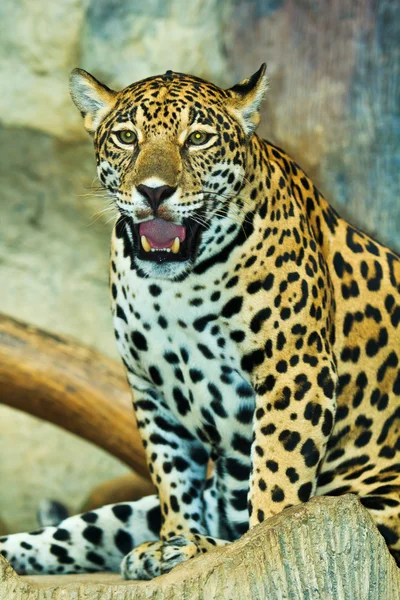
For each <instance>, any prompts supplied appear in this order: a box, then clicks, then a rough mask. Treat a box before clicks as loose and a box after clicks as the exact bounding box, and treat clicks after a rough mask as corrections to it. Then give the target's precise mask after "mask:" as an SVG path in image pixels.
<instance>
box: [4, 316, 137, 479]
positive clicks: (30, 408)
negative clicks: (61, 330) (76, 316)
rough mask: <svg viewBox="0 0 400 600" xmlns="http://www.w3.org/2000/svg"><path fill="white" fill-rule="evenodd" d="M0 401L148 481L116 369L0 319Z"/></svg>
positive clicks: (83, 350) (59, 340) (84, 352)
mask: <svg viewBox="0 0 400 600" xmlns="http://www.w3.org/2000/svg"><path fill="white" fill-rule="evenodd" d="M0 402H2V403H3V404H8V405H9V406H12V407H14V408H18V409H20V410H23V411H25V412H27V413H30V414H32V415H35V416H37V417H40V418H41V419H45V420H46V421H51V422H52V423H55V424H56V425H59V426H60V427H63V428H64V429H68V430H69V431H71V432H72V433H75V434H77V435H79V436H80V437H82V438H85V439H87V440H89V441H91V442H93V443H94V444H97V445H98V446H100V447H101V448H104V449H105V450H107V451H108V452H110V453H111V454H113V455H114V456H116V457H117V458H119V459H120V460H122V461H123V462H125V463H126V464H127V465H129V466H130V467H132V468H133V469H134V470H135V471H136V472H138V473H141V474H143V475H145V476H147V477H148V471H147V466H146V461H145V457H144V452H143V448H142V443H141V440H140V437H139V434H138V431H137V428H136V423H135V419H134V416H133V410H132V407H131V394H130V391H129V388H128V385H127V383H126V380H125V375H124V372H123V368H122V365H121V366H120V365H118V364H117V363H116V362H114V361H112V360H110V359H108V358H106V357H105V356H103V355H101V354H99V353H98V352H95V351H94V350H91V349H89V348H86V347H84V346H81V345H79V344H77V343H76V342H74V341H72V340H68V339H66V338H62V337H58V336H55V335H50V334H49V333H46V332H44V331H41V330H40V329H37V328H35V327H31V326H28V325H25V324H23V323H20V322H18V321H15V320H13V319H11V318H8V317H6V316H4V315H0Z"/></svg>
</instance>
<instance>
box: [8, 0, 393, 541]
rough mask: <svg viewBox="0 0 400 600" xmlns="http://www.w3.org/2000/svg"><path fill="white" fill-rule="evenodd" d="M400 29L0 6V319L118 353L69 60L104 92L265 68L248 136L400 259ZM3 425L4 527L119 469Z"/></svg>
mask: <svg viewBox="0 0 400 600" xmlns="http://www.w3.org/2000/svg"><path fill="white" fill-rule="evenodd" d="M399 30H400V20H399V18H398V16H397V15H396V14H395V3H394V2H391V1H390V0H380V1H379V2H375V3H371V2H369V1H368V0H334V1H333V2H330V3H319V2H314V1H312V0H304V1H302V2H295V1H294V0H286V1H285V0H226V1H225V2H218V0H192V1H191V2H187V1H186V0H165V1H164V0H148V1H147V2H142V1H139V0H126V1H124V2H123V1H122V0H59V1H57V2H52V0H41V1H40V2H29V0H20V1H19V2H14V1H13V0H3V1H2V2H1V3H0V83H1V87H2V94H1V95H0V122H1V124H2V129H1V130H0V155H1V158H0V189H1V196H0V210H1V213H0V214H1V227H0V248H1V253H0V281H1V284H2V285H1V294H0V311H3V312H6V313H8V314H10V315H12V316H15V317H17V318H19V319H25V320H27V321H29V322H31V323H34V324H35V325H38V326H41V327H44V328H47V329H48V330H50V331H54V332H58V333H64V334H68V335H71V336H74V337H76V338H77V339H79V340H81V341H83V342H85V343H87V344H89V345H92V346H94V347H96V348H98V349H100V350H101V351H103V352H105V353H107V354H109V355H112V356H115V354H116V352H115V346H114V340H113V338H112V332H111V321H110V317H109V310H108V306H109V302H108V292H107V278H108V275H107V259H108V238H109V231H110V224H108V225H106V224H105V221H106V219H104V218H99V219H97V220H96V217H93V215H94V213H95V212H96V211H99V210H101V209H102V208H103V207H104V206H105V204H104V199H103V198H101V197H100V198H93V197H92V195H89V196H88V195H87V194H88V192H89V188H90V186H91V183H92V181H93V178H94V177H95V170H94V159H93V154H92V149H91V142H90V140H89V139H87V138H86V137H85V135H84V132H83V128H82V126H81V123H80V117H79V115H78V113H77V111H76V109H75V108H74V107H73V105H72V102H71V101H70V98H69V94H68V75H69V72H70V70H71V69H72V68H73V67H75V66H80V67H82V68H85V69H87V70H89V71H91V72H92V73H93V74H94V75H95V76H96V77H98V78H99V79H100V80H103V81H104V82H105V83H107V84H108V85H109V86H114V87H116V88H120V87H123V86H125V85H127V84H129V83H131V82H132V81H133V80H135V79H138V78H142V77H147V76H149V75H152V74H155V73H158V72H163V71H165V70H166V69H169V68H172V69H174V70H177V71H183V72H185V71H186V72H192V73H194V74H196V75H198V76H200V77H205V78H209V79H212V80H213V81H214V82H215V83H218V84H220V85H222V86H229V85H232V84H233V83H235V82H236V81H237V80H240V79H241V78H243V77H245V76H247V75H249V74H251V73H252V72H254V71H255V70H256V69H257V68H258V67H259V65H260V63H261V62H263V61H264V60H266V61H267V62H268V70H269V74H270V78H271V88H270V92H269V95H268V98H267V101H266V103H265V107H264V120H263V123H262V126H261V128H260V132H261V133H262V134H264V135H265V136H266V137H268V138H270V139H271V140H272V141H274V142H276V143H278V144H279V145H282V146H283V147H285V148H286V149H288V150H290V151H291V152H292V154H293V155H294V157H295V158H296V160H297V161H298V162H299V163H300V164H302V165H303V166H304V167H305V168H306V170H308V171H309V172H310V174H311V175H312V176H313V177H314V179H315V180H316V181H317V183H318V184H319V186H320V188H321V190H322V191H323V192H324V193H325V194H326V195H327V196H328V197H329V198H330V200H331V201H332V203H333V204H334V205H335V206H336V207H337V208H339V210H340V211H341V212H342V213H343V214H345V215H346V216H347V217H348V218H350V219H351V220H352V221H353V222H354V223H355V224H358V225H361V226H362V227H364V228H365V229H367V230H368V231H370V232H371V233H373V234H374V235H376V236H377V237H379V239H381V240H382V241H385V242H387V243H388V244H390V245H391V246H392V247H393V248H394V249H397V250H399V249H400V236H399V228H400V202H399V201H398V198H399V195H400V194H399V193H400V180H399V177H398V170H399V164H400V149H399V146H398V141H397V140H398V138H399V130H400V122H399V115H398V106H399V100H400V98H399V95H400V92H399V88H400V86H399V82H400V56H399V52H398V50H397V43H396V40H397V39H398V37H399V35H400V31H399ZM106 216H107V213H106ZM378 232H379V234H378ZM0 394H1V390H0ZM0 423H1V444H0V515H1V517H2V518H3V520H4V521H6V524H7V526H8V528H9V529H10V530H14V531H16V530H18V529H25V528H29V527H33V526H34V513H35V508H36V506H37V503H38V501H39V499H40V498H42V497H49V496H52V497H57V498H60V499H63V500H64V501H65V502H66V503H67V504H69V505H70V506H71V507H72V508H73V509H76V508H78V507H79V505H80V504H81V502H82V501H83V499H84V497H85V496H86V494H87V493H88V491H89V489H90V488H91V487H92V486H93V485H94V484H95V483H97V482H99V481H101V480H103V479H106V478H108V477H111V476H113V475H118V474H120V473H123V472H125V471H126V470H125V467H123V466H122V465H120V464H119V463H118V462H117V461H115V460H114V459H112V458H111V457H108V456H106V455H105V454H104V453H102V452H100V451H99V450H97V449H95V448H93V447H91V446H90V445H89V444H86V443H84V442H82V441H80V440H76V439H75V438H74V437H73V436H71V435H68V434H66V433H64V432H62V431H59V430H57V429H56V428H54V427H52V426H50V425H47V424H43V423H39V422H38V421H36V420H35V419H33V418H31V417H27V416H26V415H22V414H16V413H15V412H13V411H12V410H10V409H7V408H6V407H4V406H0Z"/></svg>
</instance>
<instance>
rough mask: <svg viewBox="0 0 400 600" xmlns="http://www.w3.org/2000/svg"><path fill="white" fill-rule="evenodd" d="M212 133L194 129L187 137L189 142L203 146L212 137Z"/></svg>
mask: <svg viewBox="0 0 400 600" xmlns="http://www.w3.org/2000/svg"><path fill="white" fill-rule="evenodd" d="M211 136H212V134H211V133H208V132H207V131H194V132H193V133H191V134H190V135H189V137H188V138H187V142H188V143H189V144H191V145H193V146H202V145H203V144H205V143H206V142H208V140H209V139H210V138H211Z"/></svg>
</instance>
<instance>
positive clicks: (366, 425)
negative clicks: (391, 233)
mask: <svg viewBox="0 0 400 600" xmlns="http://www.w3.org/2000/svg"><path fill="white" fill-rule="evenodd" d="M265 89H266V79H265V68H264V67H262V68H261V69H260V71H258V72H257V73H256V74H255V75H254V76H252V77H251V78H249V79H247V80H245V81H243V82H241V83H240V84H238V85H236V86H234V87H233V88H231V89H230V90H222V89H220V88H217V87H216V86H214V85H213V84H211V83H207V82H205V81H202V80H200V79H197V78H195V77H192V76H188V75H182V74H179V73H172V72H167V73H166V74H165V75H163V76H157V77H152V78H150V79H147V80H144V81H141V82H139V83H135V84H133V85H131V86H129V87H128V88H126V89H125V90H122V91H121V92H119V93H117V92H113V91H111V90H109V89H108V88H106V87H104V86H102V85H101V84H99V83H98V82H97V81H96V80H95V79H94V78H92V77H91V76H90V75H88V74H87V73H85V72H82V71H79V70H77V71H75V72H74V73H73V76H72V94H73V98H74V100H75V102H76V104H77V105H78V107H79V109H80V110H81V112H82V114H83V116H84V119H85V126H86V128H87V129H88V131H90V132H91V133H92V134H93V135H94V143H95V149H96V155H97V164H98V174H99V178H100V180H101V181H102V183H103V185H104V186H105V187H106V188H107V190H108V191H109V193H110V194H111V196H112V198H113V199H114V201H115V203H116V206H117V207H118V210H119V212H120V218H119V219H118V222H117V224H116V226H115V229H114V234H113V239H112V255H111V293H112V306H113V315H114V325H115V333H116V338H117V342H118V347H119V351H120V354H121V357H122V360H123V362H124V364H125V367H126V371H127V376H128V380H129V383H130V385H131V387H132V390H133V398H134V400H133V406H134V410H135V415H136V419H137V424H138V427H139V430H140V433H141V436H142V439H143V444H144V447H145V451H146V456H147V460H148V465H149V469H150V473H151V476H152V479H153V481H154V484H155V485H156V487H157V490H158V497H159V500H158V501H156V500H154V499H153V500H152V499H150V508H149V510H160V515H161V530H160V539H159V541H157V540H158V535H157V536H156V537H157V540H156V539H154V536H155V535H156V534H154V531H152V530H149V529H146V528H145V529H144V531H141V529H140V522H139V521H132V522H131V521H127V524H126V527H125V529H124V530H123V531H124V532H125V534H126V535H127V536H133V537H132V539H131V541H130V543H129V544H126V546H125V547H124V550H127V551H128V550H131V548H130V547H129V548H128V546H129V545H130V546H131V547H133V546H135V548H134V549H133V550H132V551H131V552H130V553H129V554H128V556H127V557H126V558H125V559H124V563H123V572H124V575H125V576H126V577H128V578H138V579H140V578H144V579H148V578H151V577H153V576H155V575H158V574H159V573H162V572H166V571H168V570H169V569H170V568H171V567H172V566H174V564H176V563H177V562H179V561H181V560H185V559H187V558H190V557H192V556H194V555H195V554H196V553H198V552H201V551H208V550H209V549H211V548H212V547H214V546H215V545H217V544H223V543H226V542H225V541H226V540H234V539H236V538H238V537H239V536H240V535H242V534H243V533H244V532H245V531H246V530H247V529H248V527H249V526H250V527H254V526H255V525H257V524H258V523H260V522H262V521H264V520H265V519H267V518H269V517H271V516H273V515H275V514H277V513H279V512H280V511H282V510H283V509H285V508H287V507H289V506H292V505H295V504H298V503H300V502H306V501H307V500H309V498H310V497H311V496H313V495H315V494H317V495H321V494H324V495H326V494H327V495H338V494H344V493H347V492H351V493H355V494H357V495H358V496H359V498H360V501H361V502H362V504H363V505H364V506H365V507H367V508H368V509H369V511H370V512H371V514H372V516H373V518H374V519H375V522H376V524H377V526H378V528H379V530H380V532H381V533H382V535H383V536H384V538H385V539H386V542H387V544H388V546H389V548H390V550H391V551H392V552H393V554H394V555H395V556H396V555H397V556H398V553H399V552H400V522H399V501H400V493H399V492H400V474H399V473H400V460H399V450H400V436H399V423H400V420H399V419H400V404H399V399H400V365H399V348H400V333H399V332H400V328H399V323H400V261H399V258H398V257H397V256H396V255H395V254H394V253H393V252H391V251H390V250H389V249H387V248H385V247H384V246H382V245H381V244H379V243H378V242H376V241H373V240H372V239H371V238H369V237H368V236H367V235H365V234H364V233H362V232H361V231H359V230H358V229H356V228H354V227H352V226H351V225H349V224H348V223H347V222H346V221H344V220H343V219H341V218H340V217H339V216H338V214H337V213H336V212H335V211H334V210H333V209H332V208H331V207H330V206H329V204H328V203H327V201H326V200H325V199H324V197H323V196H322V195H321V193H320V192H319V191H318V190H317V189H316V187H315V186H314V184H313V183H312V181H311V180H310V179H309V178H308V176H307V175H306V174H305V173H304V171H303V170H302V169H301V167H299V165H298V164H296V163H295V162H294V161H293V159H291V158H290V156H288V155H287V154H286V153H285V152H284V151H283V150H281V149H280V148H277V147H276V146H274V145H273V144H270V143H269V142H267V141H265V140H262V139H260V138H259V137H258V136H257V135H256V134H255V133H254V130H255V128H256V126H257V124H258V120H259V106H260V103H261V100H262V97H263V94H264V92H265ZM125 130H129V131H132V132H133V133H134V137H135V139H136V141H135V143H134V144H132V145H131V146H129V147H126V145H125V146H124V143H122V144H121V141H120V139H119V136H120V134H119V133H118V132H120V131H125ZM198 131H200V132H205V133H206V134H207V135H206V142H204V143H203V144H202V145H201V146H197V145H193V144H190V143H188V140H190V139H192V138H190V136H191V134H192V133H193V132H198ZM128 137H129V135H128ZM198 137H199V136H198ZM200 137H201V136H200ZM203 137H204V136H203ZM143 185H144V186H147V187H146V190H147V191H146V193H145V194H143V193H141V192H140V191H139V189H138V188H139V187H140V186H143ZM162 187H163V188H165V189H161V188H162ZM148 188H151V189H155V190H158V191H157V194H158V195H159V198H158V200H157V199H155V196H156V192H152V191H151V190H150V192H149V191H148ZM141 189H143V188H141ZM146 194H148V196H146ZM161 196H162V198H161ZM160 198H161V200H160ZM154 217H156V218H158V219H162V222H163V223H164V222H167V223H174V224H180V225H183V226H184V227H185V232H186V238H185V239H186V241H185V242H182V244H181V246H180V250H179V252H178V253H177V254H176V255H174V256H173V253H172V252H169V251H168V249H167V250H165V249H161V250H155V251H154V253H153V255H152V254H151V253H150V252H148V253H147V254H146V251H145V250H144V249H143V248H144V246H143V244H142V243H141V239H142V238H141V236H140V231H141V225H140V224H141V223H144V222H147V221H149V220H152V219H153V218H154ZM160 222H161V221H160ZM152 252H153V251H152ZM210 459H211V460H212V461H213V463H214V474H213V477H212V479H211V480H209V481H208V482H206V474H207V465H208V463H209V460H210ZM140 502H142V503H144V504H143V506H144V505H145V503H146V502H147V500H146V499H144V500H143V501H140ZM130 506H131V510H133V511H135V510H136V509H135V506H134V503H133V504H132V505H130ZM141 506H142V505H141ZM156 506H157V507H159V509H157V508H155V507H156ZM113 510H115V507H114V508H113V507H111V508H104V509H102V511H105V512H104V513H101V511H99V513H93V514H95V515H97V514H98V515H99V519H100V516H101V515H103V514H108V515H109V514H111V513H110V511H111V512H112V511H113ZM116 510H118V508H117V509H116ZM83 518H84V517H72V518H71V519H70V520H68V522H65V524H62V525H61V526H60V527H61V530H65V531H67V532H68V534H69V532H70V531H72V532H73V533H74V536H75V537H73V539H72V544H70V545H68V548H66V546H65V545H64V546H62V548H63V550H60V549H59V548H58V546H60V543H61V540H60V533H59V531H60V529H56V530H55V531H54V529H50V530H47V529H46V530H44V532H43V533H42V534H40V535H39V536H36V537H33V538H32V537H27V534H20V536H22V537H16V536H11V537H10V538H8V540H5V541H2V542H1V544H2V546H0V547H2V548H3V553H6V554H7V556H8V557H9V558H10V559H11V561H12V562H13V564H14V565H17V566H19V567H21V563H22V562H23V563H24V564H23V569H25V570H29V572H39V571H48V570H49V569H50V570H53V571H54V570H57V569H60V568H61V567H62V570H63V571H64V570H66V569H67V568H66V564H67V565H68V570H69V571H71V570H86V569H87V568H88V567H89V566H90V568H97V565H96V564H94V566H93V561H91V559H90V558H88V553H89V552H91V548H92V546H91V545H90V544H93V539H92V540H87V539H86V540H85V534H84V531H85V530H84V529H83V530H82V528H83V525H82V519H83ZM117 526H120V525H119V523H117V525H116V524H115V523H112V522H111V521H110V522H109V521H107V522H106V521H105V522H104V524H103V522H102V526H101V527H99V531H98V532H97V539H96V542H95V546H96V551H95V552H96V554H98V555H101V556H103V557H104V556H105V555H106V554H107V552H111V553H112V554H113V556H115V560H114V559H113V560H111V558H110V560H109V559H108V558H107V559H106V558H104V562H103V563H102V564H101V567H102V568H105V567H107V568H110V569H114V568H115V567H116V564H117V563H118V562H119V559H120V558H121V552H120V553H119V554H118V553H116V551H115V547H114V546H115V535H116V534H115V531H116V529H115V528H116V527H117ZM96 527H98V526H97V525H96ZM117 528H118V527H117ZM135 531H139V534H136V535H135ZM56 535H57V536H58V537H56V538H55V536H56ZM63 535H67V534H63ZM110 536H111V537H110ZM210 536H212V537H210ZM54 538H55V539H56V540H58V541H57V544H56V545H57V549H56V551H55V550H54V547H53V546H54ZM32 539H33V540H34V541H35V543H34V544H33V543H32ZM27 540H29V542H28V541H27ZM68 540H69V538H68ZM112 540H114V542H113V541H112ZM142 542H151V543H150V544H144V545H141V544H142ZM22 543H25V544H26V543H29V545H30V546H32V547H33V549H29V550H32V552H33V554H31V555H30V557H29V558H28V560H25V559H23V557H22V550H21V547H20V546H22ZM18 544H19V546H18ZM49 545H50V546H49ZM137 546H138V547H137ZM52 547H53V550H52V549H51V548H52ZM23 548H24V553H25V555H26V553H27V551H28V549H27V548H26V546H23ZM49 548H50V549H49ZM110 548H111V550H110ZM35 553H36V554H35ZM66 556H68V557H70V558H71V560H70V561H68V563H66V561H65V557H66ZM110 556H111V555H110ZM92 558H93V557H92ZM94 563H96V561H94ZM99 564H100V563H99ZM38 565H40V568H39V566H38ZM57 565H58V566H57Z"/></svg>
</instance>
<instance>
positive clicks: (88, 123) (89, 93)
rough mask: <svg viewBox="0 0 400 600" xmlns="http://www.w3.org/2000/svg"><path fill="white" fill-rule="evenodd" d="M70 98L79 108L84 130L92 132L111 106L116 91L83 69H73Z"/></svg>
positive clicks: (113, 102) (70, 79)
mask: <svg viewBox="0 0 400 600" xmlns="http://www.w3.org/2000/svg"><path fill="white" fill-rule="evenodd" d="M69 89H70V92H71V97H72V100H73V101H74V103H75V105H76V106H77V108H78V109H79V110H80V112H81V115H82V117H83V123H84V126H85V129H86V131H88V132H89V133H94V132H95V131H96V129H97V128H98V126H99V125H100V123H101V121H102V120H103V119H104V117H105V116H106V114H107V113H108V112H109V111H110V110H111V109H112V108H113V106H114V104H115V101H116V96H117V92H114V91H113V90H110V89H109V88H108V87H107V86H105V85H103V84H102V83H100V82H99V81H97V79H95V77H93V75H90V73H87V72H86V71H84V70H83V69H74V70H73V71H72V73H71V76H70V78H69Z"/></svg>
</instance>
